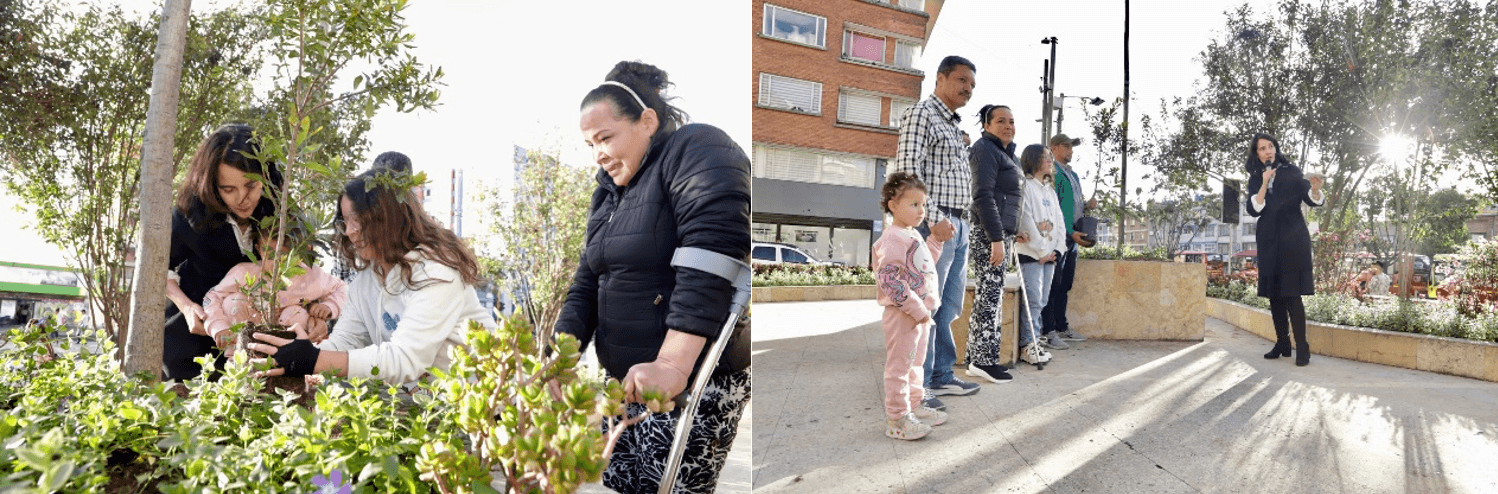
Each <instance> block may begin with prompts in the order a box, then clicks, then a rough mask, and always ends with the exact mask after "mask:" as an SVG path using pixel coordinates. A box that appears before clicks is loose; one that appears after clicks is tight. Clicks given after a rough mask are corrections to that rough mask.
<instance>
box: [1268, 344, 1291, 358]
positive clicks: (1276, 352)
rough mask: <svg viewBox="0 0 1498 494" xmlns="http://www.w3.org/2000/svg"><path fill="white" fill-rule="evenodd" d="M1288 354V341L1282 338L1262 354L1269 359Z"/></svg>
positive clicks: (1287, 355)
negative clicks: (1267, 351)
mask: <svg viewBox="0 0 1498 494" xmlns="http://www.w3.org/2000/svg"><path fill="white" fill-rule="evenodd" d="M1289 356H1290V342H1288V341H1284V340H1280V341H1279V342H1277V343H1275V344H1274V348H1271V349H1269V353H1266V354H1264V358H1267V359H1271V360H1273V359H1277V358H1280V357H1289Z"/></svg>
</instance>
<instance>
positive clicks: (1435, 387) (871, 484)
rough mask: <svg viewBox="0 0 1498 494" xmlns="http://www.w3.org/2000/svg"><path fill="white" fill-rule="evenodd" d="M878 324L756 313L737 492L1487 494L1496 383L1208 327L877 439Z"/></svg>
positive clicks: (1110, 351) (859, 313)
mask: <svg viewBox="0 0 1498 494" xmlns="http://www.w3.org/2000/svg"><path fill="white" fill-rule="evenodd" d="M880 314H881V308H880V307H879V306H878V305H877V304H876V303H875V302H874V301H872V300H860V301H836V302H790V303H775V304H756V305H755V308H754V326H755V327H754V336H755V343H754V352H755V355H754V393H755V401H756V402H758V404H759V407H758V408H759V410H758V411H757V413H756V414H755V415H754V416H753V422H754V423H753V436H754V443H753V448H754V449H753V486H754V492H756V493H778V492H796V493H852V492H858V493H881V492H888V493H942V492H954V493H957V492H960V493H979V492H1058V493H1073V492H1076V493H1081V492H1098V493H1176V492H1181V493H1187V492H1245V493H1247V492H1252V493H1317V492H1347V493H1383V492H1410V493H1427V492H1429V493H1437V492H1458V493H1460V492H1469V493H1482V492H1488V493H1491V492H1498V383H1491V382H1486V381H1479V380H1473V379H1467V378H1460V377H1452V376H1446V375H1441V374H1433V373H1429V372H1421V371H1414V370H1407V369H1400V368H1393V367H1385V366H1380V365H1374V364H1367V363H1362V362H1355V361H1349V360H1342V359H1336V358H1330V357H1322V356H1315V357H1313V358H1312V360H1311V365H1310V366H1309V367H1301V368H1298V367H1295V366H1294V364H1293V359H1279V360H1265V359H1264V358H1263V357H1262V354H1263V353H1264V352H1265V351H1266V350H1267V349H1268V348H1269V346H1270V342H1268V341H1266V340H1264V339H1262V338H1259V337H1258V336H1255V335H1253V334H1250V333H1248V332H1245V331H1243V330H1240V329H1238V328H1235V327H1233V326H1231V325H1228V324H1227V323H1224V322H1222V321H1219V320H1216V319H1211V318H1208V319H1207V320H1206V339H1205V341H1201V342H1185V341H1142V342H1141V341H1087V342H1082V343H1079V344H1074V346H1073V348H1072V349H1069V350H1057V351H1053V354H1054V355H1055V361H1053V362H1052V363H1051V364H1050V365H1048V366H1047V367H1046V368H1045V370H1043V371H1039V370H1035V368H1034V367H1033V366H1026V367H1024V368H1022V369H1019V370H1018V371H1017V372H1015V379H1014V381H1013V382H1010V383H1008V384H992V383H985V384H984V385H983V388H982V390H981V391H980V392H979V393H977V394H975V395H972V396H965V397H943V400H944V401H945V402H946V403H947V405H948V411H949V412H950V413H951V418H950V420H949V421H948V423H947V424H946V425H942V426H939V427H937V428H936V430H935V431H934V432H933V433H932V434H931V435H930V436H928V437H927V438H925V439H922V440H919V441H914V442H905V441H896V440H893V439H889V438H886V437H884V434H883V412H882V401H881V400H882V376H881V372H882V369H883V362H884V346H883V345H884V343H883V332H882V330H881V328H880V326H879V317H880ZM959 358H960V356H959ZM958 375H959V376H962V375H963V374H962V372H961V371H959V373H958ZM735 451H738V450H737V448H736V449H735Z"/></svg>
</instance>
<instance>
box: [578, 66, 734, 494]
mask: <svg viewBox="0 0 1498 494" xmlns="http://www.w3.org/2000/svg"><path fill="white" fill-rule="evenodd" d="M669 85H670V82H669V81H668V80H667V78H666V73H665V72H664V71H662V70H660V69H658V68H656V67H654V66H651V65H647V64H644V63H639V62H620V63H619V64H617V65H615V66H614V69H613V71H611V72H609V75H608V77H606V80H605V82H604V83H603V84H600V85H598V86H597V87H595V88H594V89H592V90H591V91H589V92H588V94H587V96H586V97H584V98H583V101H582V108H581V109H582V115H581V119H580V122H579V126H580V128H581V130H582V134H583V139H584V140H586V141H587V143H588V145H589V146H590V147H592V148H593V152H594V156H595V159H596V161H597V162H598V166H599V167H600V170H599V171H598V188H597V189H596V190H595V191H594V193H593V201H592V205H591V206H590V207H589V210H588V227H587V237H586V240H585V245H584V247H583V255H582V259H581V261H580V262H579V264H578V268H577V274H576V275H575V276H574V277H573V281H572V288H571V289H570V290H569V291H568V294H567V302H566V305H565V306H564V307H563V309H562V313H561V317H560V318H559V320H558V321H557V325H556V331H558V332H561V333H567V334H571V335H573V336H576V337H577V338H578V339H579V340H581V342H582V344H583V345H584V348H586V346H587V345H588V344H589V343H595V344H596V345H597V346H596V347H595V348H596V351H597V354H598V359H599V360H600V361H601V363H602V364H603V366H604V369H605V370H606V371H607V372H608V375H609V377H613V378H616V379H619V380H620V381H621V382H623V383H624V389H625V392H626V393H627V395H628V398H629V400H630V401H631V402H633V403H630V404H629V407H628V411H629V413H630V414H631V415H634V414H638V413H641V412H643V411H644V405H642V404H640V403H639V401H641V398H640V396H641V395H640V393H641V392H642V391H645V390H651V389H653V390H657V391H662V392H664V393H665V394H666V395H667V396H676V395H678V394H680V393H682V392H683V391H684V390H685V389H686V387H687V384H688V383H690V382H691V381H692V379H694V378H695V375H696V374H697V373H698V372H701V371H702V370H703V369H704V365H703V362H701V360H702V358H701V357H702V355H703V351H704V350H705V349H706V347H707V344H708V343H709V342H710V341H712V340H714V339H716V338H717V337H718V333H719V331H720V329H721V328H722V325H723V324H724V322H725V321H726V320H727V317H728V310H729V305H730V303H731V298H732V296H733V293H734V288H733V286H732V285H731V283H730V282H729V281H727V280H724V279H722V278H719V277H717V276H715V275H712V274H709V273H706V272H703V271H698V270H696V269H692V268H688V267H677V268H673V267H672V266H671V257H672V254H673V253H674V252H675V250H676V249H677V248H679V247H697V248H702V249H707V250H710V251H713V252H716V253H719V254H723V255H726V256H729V257H732V258H735V259H746V260H747V258H748V256H749V180H750V179H749V176H750V172H749V171H750V168H749V158H748V156H746V155H745V154H744V152H743V150H741V149H739V147H738V146H737V145H736V144H734V143H733V141H732V140H731V139H729V138H728V135H727V134H725V133H723V131H721V130H718V129H717V128H716V127H712V126H708V125H702V124H692V125H683V123H684V120H685V117H686V116H685V115H684V114H683V113H682V112H681V110H678V109H677V108H675V107H673V106H671V105H669V104H667V103H666V99H665V98H664V97H663V95H662V91H663V90H665V89H666V87H667V86H669ZM729 338H730V339H729V341H728V347H727V349H726V350H725V351H724V353H723V357H722V358H721V359H719V361H718V362H717V368H716V369H715V370H714V371H713V374H712V377H711V380H710V382H709V384H708V387H707V391H706V392H705V393H704V397H703V399H702V401H701V402H700V403H701V404H700V406H699V408H698V411H697V416H696V418H695V419H694V421H693V427H692V431H691V433H690V435H689V437H688V441H687V448H686V452H685V454H684V456H683V459H682V467H681V470H680V475H679V476H678V477H677V482H676V484H675V488H674V489H675V490H674V492H693V493H695V492H712V490H713V489H714V488H715V486H716V484H717V479H718V473H719V472H720V471H721V470H722V468H723V464H724V462H725V461H726V460H727V457H728V448H729V447H730V446H731V445H732V444H733V438H734V436H735V434H736V432H737V429H738V422H739V418H740V417H742V416H743V412H744V405H745V403H746V402H747V401H748V400H749V330H748V328H747V325H745V324H740V327H739V328H738V330H737V331H734V333H733V334H732V335H731V336H729ZM678 415H679V412H673V413H670V414H653V415H650V416H649V418H647V419H646V420H645V421H643V422H640V423H638V424H635V425H633V426H630V428H629V429H627V430H625V431H624V434H623V436H622V437H621V439H620V440H619V443H618V445H617V446H616V447H615V449H614V452H613V457H612V458H611V460H610V461H609V466H608V470H607V471H605V472H604V474H603V483H604V485H606V486H608V487H609V488H611V489H614V490H616V491H619V492H625V493H633V492H642V493H644V492H656V490H657V489H658V487H659V485H660V482H661V479H662V477H663V476H664V475H677V473H676V472H662V470H664V465H665V463H666V456H667V454H668V453H669V450H670V448H671V435H672V431H674V430H675V428H676V421H677V419H678Z"/></svg>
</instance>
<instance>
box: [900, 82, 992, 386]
mask: <svg viewBox="0 0 1498 494" xmlns="http://www.w3.org/2000/svg"><path fill="white" fill-rule="evenodd" d="M976 71H977V67H975V66H974V65H973V62H971V61H968V59H966V58H962V57H958V56H949V57H946V58H944V59H942V61H941V65H940V66H939V67H938V68H937V70H936V72H937V74H936V91H935V92H934V94H932V95H931V97H929V98H926V99H925V100H922V101H921V102H920V103H919V104H917V105H914V106H912V107H910V109H909V110H906V112H905V116H904V118H903V119H902V120H901V122H900V144H899V148H898V150H897V151H896V152H895V165H894V166H893V167H891V168H890V169H889V173H895V172H906V173H910V174H913V175H915V176H916V177H918V178H920V179H921V181H922V182H925V183H926V188H927V190H928V193H929V194H930V198H931V199H930V201H928V202H927V203H926V222H925V223H923V224H921V225H920V226H919V229H920V231H921V234H922V235H927V236H935V237H936V239H937V240H941V241H943V242H945V243H944V244H943V245H942V249H941V258H940V259H938V260H937V261H936V276H937V278H938V285H939V288H940V290H941V292H940V293H941V307H940V308H939V309H937V311H936V315H935V321H934V323H935V324H933V325H932V327H931V341H930V344H928V345H927V346H926V363H925V376H926V388H927V389H929V390H930V391H929V392H927V393H926V402H925V406H928V407H931V408H935V409H937V410H945V409H946V406H945V404H943V403H942V402H941V400H939V399H937V398H936V395H969V394H973V393H976V392H978V385H977V384H974V383H970V382H966V381H963V380H960V379H957V376H956V375H954V374H953V373H952V366H953V365H954V364H956V363H957V346H956V345H955V344H954V343H953V342H952V320H953V319H956V318H957V315H958V314H960V313H962V302H963V300H962V299H963V291H964V289H965V288H964V287H966V286H967V248H968V230H969V224H968V222H967V220H966V219H964V218H963V212H964V211H967V209H968V206H969V205H970V204H971V203H972V201H973V194H972V169H971V168H969V166H968V153H967V146H965V145H963V140H962V131H961V130H960V129H958V128H957V123H958V122H959V121H961V118H959V117H958V116H957V109H958V108H962V106H963V105H966V104H967V102H968V100H969V99H972V96H973V88H974V87H976V86H977V78H976V75H975V74H974V73H975V72H976Z"/></svg>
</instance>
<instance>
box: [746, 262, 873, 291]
mask: <svg viewBox="0 0 1498 494" xmlns="http://www.w3.org/2000/svg"><path fill="white" fill-rule="evenodd" d="M872 284H874V272H873V270H870V269H869V268H866V267H863V266H839V265H808V264H760V265H757V266H754V286H758V287H764V286H828V285H872Z"/></svg>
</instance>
